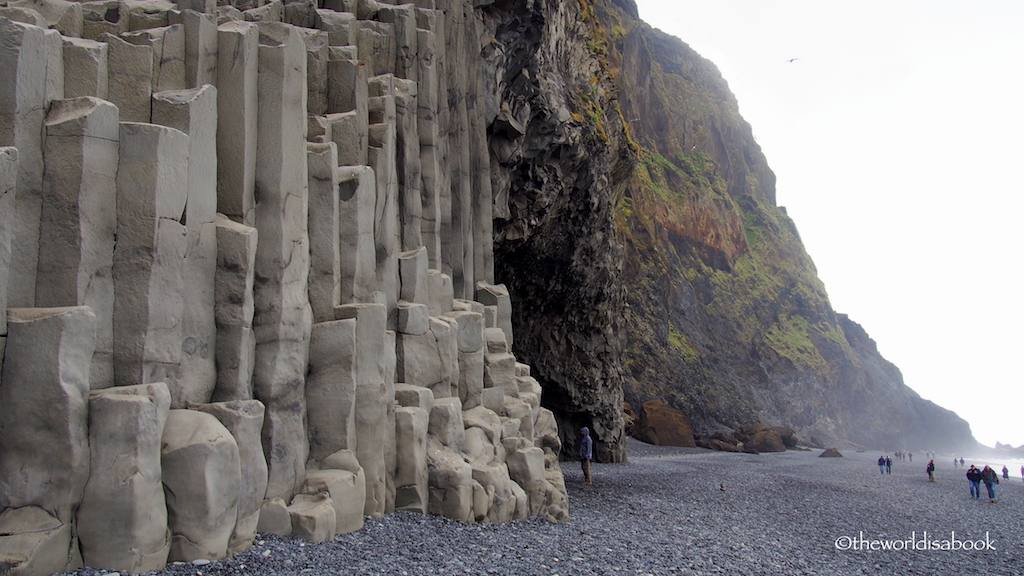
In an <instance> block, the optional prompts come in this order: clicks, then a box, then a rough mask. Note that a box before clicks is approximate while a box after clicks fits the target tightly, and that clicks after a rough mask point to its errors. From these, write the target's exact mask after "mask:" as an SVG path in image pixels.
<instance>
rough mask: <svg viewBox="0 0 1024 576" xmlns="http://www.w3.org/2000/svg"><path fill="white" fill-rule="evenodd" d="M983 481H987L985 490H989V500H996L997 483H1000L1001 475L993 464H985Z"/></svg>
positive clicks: (982, 473)
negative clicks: (994, 468)
mask: <svg viewBox="0 0 1024 576" xmlns="http://www.w3.org/2000/svg"><path fill="white" fill-rule="evenodd" d="M981 481H982V482H984V483H985V490H986V491H987V492H988V501H989V502H992V503H995V501H996V484H999V475H998V474H996V471H995V470H993V469H992V467H991V466H988V465H987V464H986V465H985V468H983V469H982V471H981Z"/></svg>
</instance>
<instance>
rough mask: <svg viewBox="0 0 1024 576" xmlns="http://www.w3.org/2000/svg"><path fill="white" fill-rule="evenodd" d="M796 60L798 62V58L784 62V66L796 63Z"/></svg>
mask: <svg viewBox="0 0 1024 576" xmlns="http://www.w3.org/2000/svg"><path fill="white" fill-rule="evenodd" d="M797 60H799V58H790V59H789V60H786V64H792V63H793V62H796V61H797Z"/></svg>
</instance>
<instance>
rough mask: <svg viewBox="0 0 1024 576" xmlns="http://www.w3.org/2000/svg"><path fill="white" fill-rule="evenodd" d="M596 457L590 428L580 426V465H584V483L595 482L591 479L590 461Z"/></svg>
mask: <svg viewBox="0 0 1024 576" xmlns="http://www.w3.org/2000/svg"><path fill="white" fill-rule="evenodd" d="M593 457H594V441H593V440H592V439H591V438H590V428H587V427H586V426H584V427H583V428H580V465H581V466H582V467H583V483H584V484H593V482H591V480H590V461H591V460H592V459H593Z"/></svg>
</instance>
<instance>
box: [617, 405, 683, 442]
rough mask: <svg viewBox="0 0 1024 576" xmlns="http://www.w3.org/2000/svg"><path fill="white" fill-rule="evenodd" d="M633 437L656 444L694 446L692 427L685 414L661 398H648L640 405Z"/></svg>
mask: <svg viewBox="0 0 1024 576" xmlns="http://www.w3.org/2000/svg"><path fill="white" fill-rule="evenodd" d="M633 437H634V438H636V439H637V440H640V441H642V442H647V443H648V444H654V445H657V446H685V447H689V448H693V447H695V446H696V445H697V444H696V442H694V438H693V427H691V426H690V421H689V420H687V418H686V416H685V415H684V414H683V413H682V412H680V411H678V410H676V409H674V408H672V407H671V406H669V405H668V404H665V403H664V402H662V401H661V400H649V401H647V402H644V403H643V404H642V405H641V406H640V418H639V420H638V421H637V422H636V423H635V425H634V432H633Z"/></svg>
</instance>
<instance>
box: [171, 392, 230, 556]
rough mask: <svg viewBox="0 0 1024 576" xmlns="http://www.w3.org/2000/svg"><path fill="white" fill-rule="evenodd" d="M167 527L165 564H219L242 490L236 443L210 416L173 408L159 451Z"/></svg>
mask: <svg viewBox="0 0 1024 576" xmlns="http://www.w3.org/2000/svg"><path fill="white" fill-rule="evenodd" d="M161 468H162V477H161V478H162V480H163V483H164V492H165V496H166V500H167V522H168V526H169V528H170V529H171V549H170V552H169V554H168V560H183V561H192V560H196V559H206V560H219V559H221V558H224V557H226V556H227V551H228V544H229V543H230V540H231V535H232V533H233V531H234V528H235V523H236V521H237V520H238V500H239V495H240V493H241V490H242V478H241V475H242V473H241V464H240V460H239V452H238V443H237V442H235V439H234V437H233V436H231V433H230V432H228V430H227V428H225V427H224V425H223V424H221V423H220V421H219V420H217V418H215V417H214V416H212V415H210V414H207V413H204V412H199V411H196V410H171V411H170V412H169V413H168V415H167V424H166V425H165V426H164V433H163V439H162V447H161Z"/></svg>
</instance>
